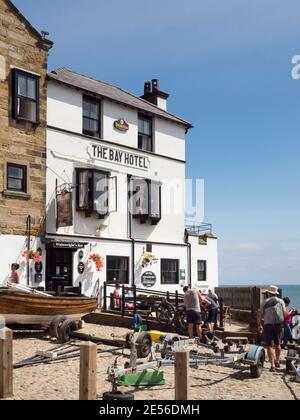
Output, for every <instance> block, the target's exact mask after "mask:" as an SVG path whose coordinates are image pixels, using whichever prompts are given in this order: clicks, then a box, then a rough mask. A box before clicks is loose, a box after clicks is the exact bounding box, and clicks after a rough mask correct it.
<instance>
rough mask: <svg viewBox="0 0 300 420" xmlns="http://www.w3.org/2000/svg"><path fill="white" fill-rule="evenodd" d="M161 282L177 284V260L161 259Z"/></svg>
mask: <svg viewBox="0 0 300 420" xmlns="http://www.w3.org/2000/svg"><path fill="white" fill-rule="evenodd" d="M161 284H179V260H161Z"/></svg>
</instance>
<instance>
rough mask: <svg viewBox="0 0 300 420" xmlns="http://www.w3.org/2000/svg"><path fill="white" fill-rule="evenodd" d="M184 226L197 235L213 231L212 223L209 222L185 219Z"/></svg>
mask: <svg viewBox="0 0 300 420" xmlns="http://www.w3.org/2000/svg"><path fill="white" fill-rule="evenodd" d="M185 228H186V230H188V231H190V232H195V233H196V234H197V235H204V234H205V233H213V225H212V224H211V223H197V222H194V221H190V220H187V221H186V223H185Z"/></svg>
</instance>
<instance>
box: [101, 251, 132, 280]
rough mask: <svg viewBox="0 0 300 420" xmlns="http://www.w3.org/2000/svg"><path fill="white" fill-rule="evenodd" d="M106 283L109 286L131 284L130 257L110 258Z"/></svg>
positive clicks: (108, 259) (107, 264) (107, 262)
mask: <svg viewBox="0 0 300 420" xmlns="http://www.w3.org/2000/svg"><path fill="white" fill-rule="evenodd" d="M106 266H107V273H106V281H107V283H109V284H116V283H120V284H129V257H112V256H108V257H107V261H106Z"/></svg>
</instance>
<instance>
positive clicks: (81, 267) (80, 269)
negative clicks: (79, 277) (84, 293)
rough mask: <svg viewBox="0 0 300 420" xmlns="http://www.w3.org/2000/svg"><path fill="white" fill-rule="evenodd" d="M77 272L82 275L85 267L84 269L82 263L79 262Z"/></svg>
mask: <svg viewBox="0 0 300 420" xmlns="http://www.w3.org/2000/svg"><path fill="white" fill-rule="evenodd" d="M77 270H78V273H79V274H83V273H84V270H85V267H84V264H83V262H80V263H79V264H78V267H77Z"/></svg>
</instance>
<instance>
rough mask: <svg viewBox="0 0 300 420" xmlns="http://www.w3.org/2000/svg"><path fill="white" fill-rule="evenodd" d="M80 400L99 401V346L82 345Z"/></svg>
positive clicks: (92, 344) (91, 344)
mask: <svg viewBox="0 0 300 420" xmlns="http://www.w3.org/2000/svg"><path fill="white" fill-rule="evenodd" d="M79 399H80V400H81V401H93V400H96V399H97V345H96V344H94V343H91V342H88V343H82V344H81V345H80V384H79Z"/></svg>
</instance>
